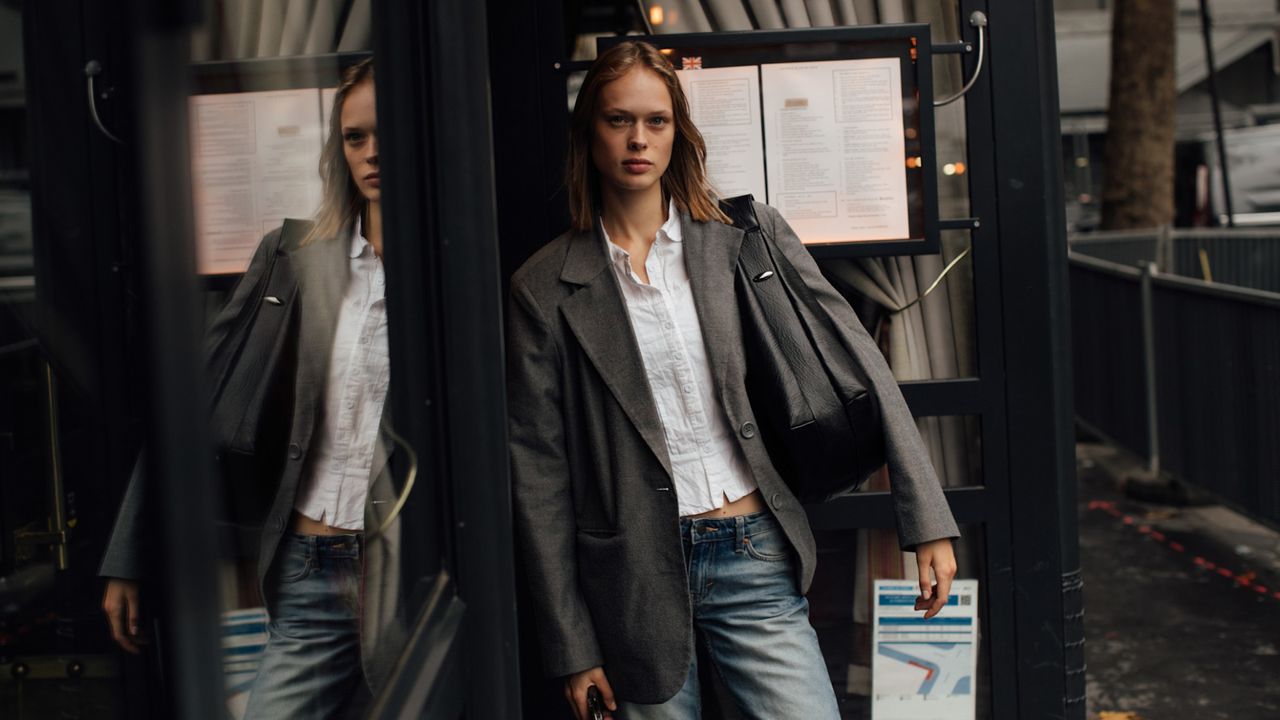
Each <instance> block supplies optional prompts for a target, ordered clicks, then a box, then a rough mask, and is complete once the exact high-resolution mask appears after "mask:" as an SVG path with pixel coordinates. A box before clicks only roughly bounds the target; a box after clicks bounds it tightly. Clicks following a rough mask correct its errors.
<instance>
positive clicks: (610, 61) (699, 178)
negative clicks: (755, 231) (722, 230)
mask: <svg viewBox="0 0 1280 720" xmlns="http://www.w3.org/2000/svg"><path fill="white" fill-rule="evenodd" d="M637 67H642V68H647V69H649V70H652V71H653V72H655V73H657V74H658V77H660V78H662V81H663V83H664V84H665V85H666V86H667V92H668V93H670V94H671V109H672V111H673V115H674V118H673V119H674V121H675V130H676V133H675V140H674V142H673V143H672V146H671V164H670V165H668V166H667V171H666V172H665V173H663V175H662V194H663V198H664V199H666V198H671V199H672V200H674V201H675V203H676V207H677V208H679V209H680V210H683V211H685V212H687V213H689V216H690V217H692V218H693V219H694V220H698V221H702V222H705V221H708V220H718V221H720V222H722V223H726V224H732V221H731V220H730V219H729V217H728V216H727V215H725V214H724V213H723V212H722V211H721V210H720V206H719V204H718V203H717V202H716V200H715V197H714V193H713V191H712V189H711V185H710V183H709V182H708V181H707V167H706V163H707V144H706V142H704V141H703V139H702V133H700V132H698V128H697V126H696V125H694V124H693V117H692V114H691V113H690V112H689V101H688V99H687V98H685V95H684V89H683V88H681V87H680V79H679V78H678V77H676V71H675V68H673V67H671V63H669V62H667V58H666V57H664V56H663V55H662V53H660V52H658V49H657V48H656V47H654V46H652V45H650V44H649V43H646V42H638V41H634V40H627V41H625V42H621V43H618V44H617V45H614V46H613V47H611V48H609V49H608V50H606V51H605V52H604V54H603V55H601V56H600V57H599V58H597V59H596V61H595V63H594V64H592V66H591V70H589V71H588V72H587V77H586V79H585V80H583V82H582V89H581V90H579V91H578V101H577V103H576V104H575V105H574V108H573V116H572V118H571V119H570V121H569V153H568V157H567V158H566V161H565V173H564V177H565V186H566V188H567V190H568V195H569V216H570V217H571V218H572V222H573V228H574V229H575V230H590V229H591V228H592V227H593V226H594V224H595V214H596V205H597V204H598V196H599V192H600V175H599V171H598V170H596V166H595V163H593V162H592V161H591V139H592V134H593V133H594V128H595V115H596V108H597V106H598V104H599V101H600V92H601V90H603V89H604V86H605V85H608V84H609V83H611V82H613V81H614V80H617V79H618V78H620V77H622V76H623V75H626V74H627V73H628V72H630V71H631V70H632V69H634V68H637Z"/></svg>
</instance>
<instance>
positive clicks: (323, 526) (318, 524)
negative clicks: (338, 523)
mask: <svg viewBox="0 0 1280 720" xmlns="http://www.w3.org/2000/svg"><path fill="white" fill-rule="evenodd" d="M289 529H291V530H293V531H294V532H296V533H298V534H299V535H359V534H360V531H359V530H352V529H349V528H340V527H334V526H332V525H329V524H328V523H325V522H323V521H320V520H313V519H311V518H309V517H307V516H306V515H303V514H302V513H300V512H298V511H297V510H294V511H293V522H291V523H290V524H289Z"/></svg>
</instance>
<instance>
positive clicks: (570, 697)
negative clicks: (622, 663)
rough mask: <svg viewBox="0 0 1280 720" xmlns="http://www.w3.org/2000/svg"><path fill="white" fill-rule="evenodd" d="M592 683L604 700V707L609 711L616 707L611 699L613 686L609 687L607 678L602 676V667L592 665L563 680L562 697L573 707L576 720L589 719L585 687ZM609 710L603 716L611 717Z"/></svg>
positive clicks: (614, 709) (615, 709)
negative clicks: (588, 668)
mask: <svg viewBox="0 0 1280 720" xmlns="http://www.w3.org/2000/svg"><path fill="white" fill-rule="evenodd" d="M592 685H595V686H596V688H598V689H599V690H600V697H601V699H603V700H604V706H605V707H607V708H609V710H610V711H611V712H613V711H617V709H618V703H616V702H614V699H613V688H611V687H609V679H608V678H606V677H605V676H604V668H602V667H593V668H591V669H590V670H583V671H582V672H580V673H574V674H572V675H570V676H568V677H567V678H565V680H564V699H565V700H566V701H567V702H568V703H569V707H571V708H573V716H574V717H575V718H577V720H591V718H590V717H588V716H587V688H589V687H591V686H592ZM611 712H607V713H605V715H604V716H605V717H607V718H612V717H613V715H612V714H611Z"/></svg>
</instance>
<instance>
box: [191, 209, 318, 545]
mask: <svg viewBox="0 0 1280 720" xmlns="http://www.w3.org/2000/svg"><path fill="white" fill-rule="evenodd" d="M310 226H311V224H310V223H308V222H305V221H301V220H285V221H284V227H283V228H282V229H281V231H280V233H279V234H277V235H269V236H267V238H266V239H264V240H263V242H264V243H271V245H268V246H267V247H266V248H264V250H265V251H266V258H265V259H266V263H267V265H266V267H265V268H264V271H263V273H262V275H261V276H260V277H259V279H258V281H257V284H256V285H255V286H254V287H253V288H252V289H251V291H250V295H249V299H248V300H247V301H246V302H245V303H244V305H243V306H242V308H241V310H240V313H239V315H238V316H237V317H235V318H234V319H233V320H232V325H231V329H230V330H229V331H228V332H227V334H226V335H224V336H223V337H222V338H220V339H219V341H218V342H217V343H216V344H213V345H210V346H209V347H206V348H205V351H206V354H207V358H206V360H207V366H206V367H207V369H208V372H209V378H210V381H211V383H212V385H211V386H212V388H213V396H212V403H211V406H210V415H209V425H210V432H211V433H212V438H213V444H214V450H215V452H216V458H217V465H218V470H219V472H220V475H221V479H222V485H223V498H224V503H223V509H224V511H225V515H226V517H225V519H226V520H227V521H228V522H231V523H233V524H238V525H254V524H257V523H259V522H261V520H262V519H263V518H264V517H265V516H266V514H267V512H268V511H269V510H270V508H271V503H272V500H273V499H274V498H275V492H276V486H277V485H278V483H279V478H280V474H281V471H282V469H283V464H284V460H285V458H284V453H285V448H286V447H287V444H288V441H289V431H290V420H291V418H292V416H293V393H294V385H295V382H294V377H295V375H296V373H297V366H298V323H299V307H298V293H299V289H298V279H297V277H296V276H295V275H294V272H293V267H292V264H291V263H290V261H289V253H290V252H291V251H292V250H293V249H295V248H296V247H297V246H298V244H299V243H300V242H301V240H302V238H303V237H305V236H306V234H307V232H308V231H309V230H310Z"/></svg>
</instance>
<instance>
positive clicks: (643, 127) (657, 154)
mask: <svg viewBox="0 0 1280 720" xmlns="http://www.w3.org/2000/svg"><path fill="white" fill-rule="evenodd" d="M596 108H597V109H596V117H595V121H594V125H593V128H592V138H591V160H592V162H594V163H595V166H596V170H598V171H600V183H601V186H602V187H601V190H602V192H604V193H605V194H606V195H607V194H609V193H611V192H613V193H633V192H647V191H652V190H653V189H655V188H656V187H660V185H659V181H661V179H662V174H663V173H665V172H666V171H667V165H669V164H670V163H671V147H672V144H673V143H674V142H675V137H676V131H675V125H674V123H673V121H674V113H673V112H672V109H671V93H669V92H667V85H666V83H664V82H663V81H662V78H661V77H660V76H659V75H658V73H656V72H654V71H652V70H650V69H648V68H644V67H637V68H632V69H631V70H630V71H629V72H627V74H626V75H623V76H622V77H620V78H618V79H617V80H614V81H613V82H611V83H609V84H607V85H605V86H604V87H603V88H601V89H600V97H599V101H598V102H597V103H596Z"/></svg>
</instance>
